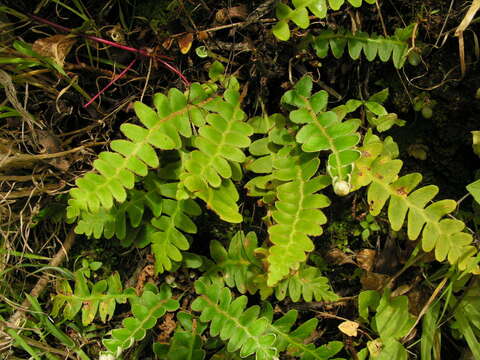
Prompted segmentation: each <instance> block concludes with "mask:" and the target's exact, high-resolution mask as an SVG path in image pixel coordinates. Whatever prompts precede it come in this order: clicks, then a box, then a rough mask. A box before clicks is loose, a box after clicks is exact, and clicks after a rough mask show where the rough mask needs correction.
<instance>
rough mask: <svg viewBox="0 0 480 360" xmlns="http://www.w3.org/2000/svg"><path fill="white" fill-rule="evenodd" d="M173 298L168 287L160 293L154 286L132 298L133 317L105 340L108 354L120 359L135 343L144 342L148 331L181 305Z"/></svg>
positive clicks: (163, 288) (146, 288)
mask: <svg viewBox="0 0 480 360" xmlns="http://www.w3.org/2000/svg"><path fill="white" fill-rule="evenodd" d="M171 297H172V293H171V290H170V288H169V287H168V286H162V287H161V288H160V290H159V291H158V293H157V292H156V291H155V289H154V288H153V286H150V287H147V286H146V287H145V289H144V292H143V294H142V295H141V296H139V297H137V296H135V297H132V298H131V299H130V302H131V308H132V315H133V316H131V317H128V318H126V319H124V320H123V321H122V324H123V328H120V329H114V330H112V332H111V338H108V339H104V340H103V345H104V346H105V347H106V348H107V350H108V353H109V354H111V355H113V356H115V357H119V356H120V355H121V353H122V352H123V351H124V350H126V349H128V348H129V347H131V346H132V345H133V344H134V343H135V341H140V340H142V339H143V338H144V337H145V335H146V334H147V330H149V329H151V328H153V327H154V326H155V324H156V323H157V320H158V319H159V318H160V317H162V316H163V315H164V314H165V313H166V312H167V311H175V310H177V309H178V307H179V303H178V301H177V300H173V299H172V298H171Z"/></svg>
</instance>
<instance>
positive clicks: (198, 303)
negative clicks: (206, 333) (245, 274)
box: [191, 278, 277, 360]
mask: <svg viewBox="0 0 480 360" xmlns="http://www.w3.org/2000/svg"><path fill="white" fill-rule="evenodd" d="M195 291H196V293H197V294H198V297H197V298H196V299H195V300H194V301H193V303H192V305H191V308H192V310H194V311H199V312H201V315H200V320H201V321H203V322H210V335H211V336H217V335H218V336H220V338H221V339H222V340H224V341H227V342H228V344H227V350H228V351H229V352H234V351H238V350H240V356H241V357H247V356H249V355H253V354H255V358H256V359H257V360H273V359H274V358H275V357H276V356H277V350H276V349H275V348H274V347H273V344H274V343H275V335H273V334H265V332H266V330H267V328H268V325H269V321H268V320H267V319H266V318H264V317H259V314H260V308H259V307H258V306H257V305H255V306H251V307H249V308H248V309H247V310H245V307H246V305H247V301H248V299H247V297H246V296H244V295H242V296H240V297H238V298H236V299H233V296H232V294H231V292H230V290H229V289H228V288H226V287H224V286H223V283H222V281H221V280H220V279H218V278H214V279H207V278H200V279H199V280H197V281H196V282H195Z"/></svg>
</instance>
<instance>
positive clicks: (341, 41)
mask: <svg viewBox="0 0 480 360" xmlns="http://www.w3.org/2000/svg"><path fill="white" fill-rule="evenodd" d="M413 29H414V27H413V25H410V26H408V27H406V28H404V29H397V30H396V31H395V34H394V35H393V36H391V37H384V36H382V35H376V34H372V35H369V34H367V33H364V32H359V33H356V34H353V33H352V32H350V31H348V30H345V29H341V30H338V31H336V32H334V31H332V30H323V31H321V32H320V34H319V35H317V36H315V37H313V39H312V46H313V49H314V50H315V52H316V53H317V56H318V57H319V58H321V59H323V58H325V57H327V55H328V49H331V50H332V54H333V56H335V58H337V59H339V58H341V57H342V56H343V53H344V52H345V47H348V54H349V55H350V57H351V58H352V59H353V60H357V59H358V58H359V57H360V54H361V53H362V50H363V53H364V55H365V57H366V59H367V60H368V61H373V60H375V58H376V57H377V56H378V57H379V58H380V60H382V61H383V62H387V61H389V60H390V59H392V61H393V65H394V66H395V67H396V68H397V69H400V68H401V67H403V65H404V64H405V60H406V59H407V55H408V50H409V39H410V37H411V36H412V33H413Z"/></svg>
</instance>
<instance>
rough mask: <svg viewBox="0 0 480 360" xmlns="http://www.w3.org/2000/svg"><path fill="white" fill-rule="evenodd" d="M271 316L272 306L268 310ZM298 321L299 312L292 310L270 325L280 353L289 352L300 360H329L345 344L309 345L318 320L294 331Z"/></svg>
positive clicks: (306, 323) (312, 320)
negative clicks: (293, 328) (309, 339)
mask: <svg viewBox="0 0 480 360" xmlns="http://www.w3.org/2000/svg"><path fill="white" fill-rule="evenodd" d="M267 312H268V314H269V316H267V317H268V318H271V315H270V314H272V313H273V311H271V306H269V309H267ZM297 320H298V311H296V310H290V311H288V312H287V313H286V314H285V315H283V316H282V317H281V318H279V319H278V320H276V321H275V322H274V323H273V324H271V325H269V327H268V331H269V332H271V333H273V334H275V336H276V341H275V347H276V348H277V349H278V351H279V352H284V351H287V352H288V354H289V355H291V356H295V357H296V358H299V359H300V360H314V359H317V360H327V359H330V358H331V357H332V356H335V355H336V354H337V353H338V352H339V351H340V350H341V349H342V348H343V343H342V342H340V341H331V342H329V343H328V344H325V345H322V346H320V347H318V348H317V347H316V346H315V344H312V343H310V344H309V343H307V341H308V338H309V337H310V336H311V335H312V333H313V332H314V331H315V330H316V328H317V324H318V320H317V319H316V318H312V319H310V320H308V321H306V322H304V323H303V324H301V325H300V326H298V327H297V328H296V329H295V330H293V331H292V327H293V326H294V325H295V323H296V322H297Z"/></svg>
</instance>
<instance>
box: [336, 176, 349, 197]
mask: <svg viewBox="0 0 480 360" xmlns="http://www.w3.org/2000/svg"><path fill="white" fill-rule="evenodd" d="M333 191H334V192H335V194H337V195H338V196H345V195H348V194H349V193H350V184H349V183H348V182H346V181H344V180H341V181H337V182H336V183H335V184H333Z"/></svg>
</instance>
